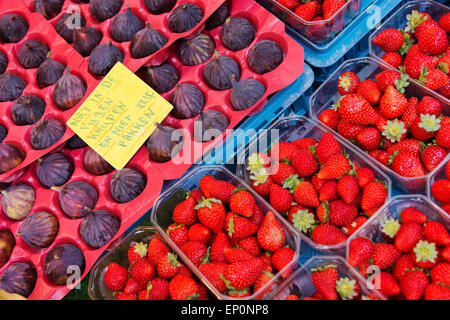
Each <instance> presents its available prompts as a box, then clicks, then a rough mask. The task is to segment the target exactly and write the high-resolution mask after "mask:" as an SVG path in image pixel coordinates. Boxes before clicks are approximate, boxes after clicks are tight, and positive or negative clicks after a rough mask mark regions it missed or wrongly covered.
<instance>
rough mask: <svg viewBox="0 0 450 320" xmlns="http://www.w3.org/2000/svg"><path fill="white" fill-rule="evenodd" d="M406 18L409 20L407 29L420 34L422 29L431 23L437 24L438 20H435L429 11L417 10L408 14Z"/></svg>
mask: <svg viewBox="0 0 450 320" xmlns="http://www.w3.org/2000/svg"><path fill="white" fill-rule="evenodd" d="M406 19H407V20H408V22H407V27H406V29H405V30H406V31H410V32H412V33H416V34H417V33H419V34H420V30H421V29H422V30H425V29H426V28H428V27H429V26H430V25H436V24H437V23H436V21H434V20H433V18H431V16H430V15H429V14H428V13H426V12H419V11H417V10H412V11H411V14H408V15H407V16H406ZM419 25H420V27H419Z"/></svg>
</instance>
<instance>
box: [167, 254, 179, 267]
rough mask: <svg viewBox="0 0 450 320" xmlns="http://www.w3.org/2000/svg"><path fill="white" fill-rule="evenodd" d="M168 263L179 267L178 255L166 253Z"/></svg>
mask: <svg viewBox="0 0 450 320" xmlns="http://www.w3.org/2000/svg"><path fill="white" fill-rule="evenodd" d="M167 256H168V259H169V263H170V265H171V266H173V267H181V263H179V262H178V257H177V255H176V254H174V253H169V254H168V255H167Z"/></svg>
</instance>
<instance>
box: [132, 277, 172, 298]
mask: <svg viewBox="0 0 450 320" xmlns="http://www.w3.org/2000/svg"><path fill="white" fill-rule="evenodd" d="M138 296H139V300H167V299H168V298H169V281H167V280H166V279H162V278H154V279H153V280H151V281H150V282H149V283H148V285H147V287H146V288H145V289H143V290H141V291H139V294H138Z"/></svg>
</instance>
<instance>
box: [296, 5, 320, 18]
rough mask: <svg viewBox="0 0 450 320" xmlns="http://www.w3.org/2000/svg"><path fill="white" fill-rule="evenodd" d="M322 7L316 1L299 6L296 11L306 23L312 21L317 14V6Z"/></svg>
mask: <svg viewBox="0 0 450 320" xmlns="http://www.w3.org/2000/svg"><path fill="white" fill-rule="evenodd" d="M318 5H320V4H318V2H316V1H310V2H307V3H304V4H301V5H299V6H298V7H297V8H296V9H295V14H296V15H297V16H299V17H300V18H302V19H303V20H305V21H311V20H312V19H313V18H314V15H315V14H316V10H317V6H318Z"/></svg>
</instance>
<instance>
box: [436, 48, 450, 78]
mask: <svg viewBox="0 0 450 320" xmlns="http://www.w3.org/2000/svg"><path fill="white" fill-rule="evenodd" d="M437 67H438V69H439V70H441V71H442V72H444V73H445V74H446V75H450V51H449V50H447V53H446V54H444V55H443V56H442V57H441V60H440V61H439V63H438V66H437Z"/></svg>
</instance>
